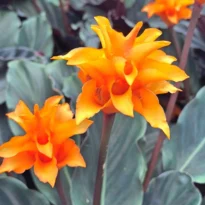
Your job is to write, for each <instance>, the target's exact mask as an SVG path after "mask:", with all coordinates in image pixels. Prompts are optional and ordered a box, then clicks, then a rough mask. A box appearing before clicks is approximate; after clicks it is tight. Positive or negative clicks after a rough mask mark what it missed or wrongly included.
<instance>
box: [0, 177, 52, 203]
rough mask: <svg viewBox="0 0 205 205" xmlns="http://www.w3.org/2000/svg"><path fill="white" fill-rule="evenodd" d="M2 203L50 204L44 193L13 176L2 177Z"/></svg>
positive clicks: (0, 195) (0, 193) (0, 188)
mask: <svg viewBox="0 0 205 205" xmlns="http://www.w3.org/2000/svg"><path fill="white" fill-rule="evenodd" d="M0 202H1V205H14V204H15V205H36V204H40V205H49V202H48V201H47V200H46V199H45V198H44V197H43V195H42V194H41V193H39V192H37V191H34V190H30V189H28V188H27V187H26V186H25V184H23V183H22V182H20V181H19V180H17V179H15V178H13V177H0Z"/></svg>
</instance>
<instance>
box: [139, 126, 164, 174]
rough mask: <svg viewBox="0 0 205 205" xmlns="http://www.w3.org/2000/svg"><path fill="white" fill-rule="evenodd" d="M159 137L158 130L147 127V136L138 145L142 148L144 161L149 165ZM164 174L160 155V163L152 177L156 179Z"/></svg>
mask: <svg viewBox="0 0 205 205" xmlns="http://www.w3.org/2000/svg"><path fill="white" fill-rule="evenodd" d="M158 136H159V131H158V130H156V129H154V128H152V127H150V126H147V131H146V133H145V135H144V136H143V138H142V139H140V140H139V141H138V145H139V147H140V148H141V151H142V154H143V156H144V159H145V161H146V163H147V165H148V164H149V162H150V159H151V155H152V152H153V149H154V146H155V144H156V142H157V139H158ZM162 172H163V167H162V156H161V153H160V155H159V158H158V161H157V165H156V167H155V170H154V173H153V175H152V177H156V176H158V175H159V174H161V173H162Z"/></svg>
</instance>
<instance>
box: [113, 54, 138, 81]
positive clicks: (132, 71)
mask: <svg viewBox="0 0 205 205" xmlns="http://www.w3.org/2000/svg"><path fill="white" fill-rule="evenodd" d="M113 64H114V66H115V70H116V72H117V74H119V76H120V77H121V78H123V79H125V80H126V82H127V83H128V84H129V85H132V83H133V82H134V80H135V78H136V77H137V74H138V70H137V68H136V67H135V65H134V63H132V62H131V63H130V62H128V61H127V62H126V60H125V59H124V58H122V57H115V58H113Z"/></svg>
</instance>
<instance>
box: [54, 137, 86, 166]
mask: <svg viewBox="0 0 205 205" xmlns="http://www.w3.org/2000/svg"><path fill="white" fill-rule="evenodd" d="M57 161H58V168H61V167H63V166H65V165H68V166H69V167H78V166H79V167H86V164H85V161H84V159H83V157H82V155H81V153H80V148H79V147H78V146H77V145H76V144H75V141H74V140H71V139H69V140H66V141H65V142H64V143H63V144H62V145H61V146H60V148H59V152H58V154H57Z"/></svg>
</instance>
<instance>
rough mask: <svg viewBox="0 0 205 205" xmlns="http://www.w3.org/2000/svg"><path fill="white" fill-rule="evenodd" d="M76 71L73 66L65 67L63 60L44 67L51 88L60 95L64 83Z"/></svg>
mask: <svg viewBox="0 0 205 205" xmlns="http://www.w3.org/2000/svg"><path fill="white" fill-rule="evenodd" d="M76 70H77V69H76V68H75V67H74V66H69V65H66V61H64V60H57V61H53V62H51V63H49V64H47V66H46V72H47V74H48V75H49V77H50V78H51V81H52V86H53V88H54V89H56V90H58V91H59V92H60V93H62V90H63V86H64V81H65V80H66V79H67V78H69V77H70V76H71V75H72V74H73V73H76ZM68 86H70V85H69V84H68Z"/></svg>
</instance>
